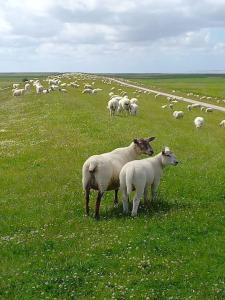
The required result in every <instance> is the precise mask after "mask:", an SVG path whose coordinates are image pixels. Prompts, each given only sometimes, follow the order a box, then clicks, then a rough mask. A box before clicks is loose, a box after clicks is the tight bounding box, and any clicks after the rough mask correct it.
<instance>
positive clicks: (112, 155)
mask: <svg viewBox="0 0 225 300" xmlns="http://www.w3.org/2000/svg"><path fill="white" fill-rule="evenodd" d="M154 139H155V137H150V138H147V139H143V138H141V139H134V140H133V142H132V143H131V144H130V145H129V146H128V147H124V148H117V149H115V150H113V151H111V152H107V153H103V154H99V155H93V156H91V157H89V158H88V159H87V160H86V161H85V163H84V165H83V168H82V184H83V189H84V191H85V201H86V214H87V215H89V198H90V190H91V189H94V190H97V191H98V195H97V199H96V205H95V218H96V219H99V208H100V203H101V199H102V196H103V194H104V192H106V191H112V190H115V200H114V203H115V204H117V203H118V195H117V194H118V189H119V174H120V170H121V169H122V167H123V166H124V165H125V164H126V163H127V162H129V161H131V160H135V159H137V158H138V157H139V156H140V155H141V154H147V155H149V156H151V155H152V154H153V149H152V147H151V145H150V144H149V143H150V142H151V141H153V140H154Z"/></svg>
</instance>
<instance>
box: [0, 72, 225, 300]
mask: <svg viewBox="0 0 225 300" xmlns="http://www.w3.org/2000/svg"><path fill="white" fill-rule="evenodd" d="M14 80H15V78H12V77H1V78H0V87H3V86H4V87H7V86H9V84H10V83H12V82H13V81H14ZM194 80H195V82H196V85H195V86H194V89H195V90H196V91H198V87H197V82H198V80H199V82H200V83H199V85H200V86H201V85H202V81H201V78H199V79H196V78H195V79H194ZM221 80H224V79H221ZM86 81H87V80H86ZM136 81H137V79H136ZM156 81H157V79H156ZM173 81H174V85H173V84H171V85H170V86H169V88H172V86H173V88H174V87H175V85H176V86H178V85H180V86H182V80H180V79H179V78H178V79H174V80H173ZM207 81H210V79H207ZM212 81H213V80H212ZM90 82H91V81H90ZM142 82H144V83H145V81H142ZM148 82H149V83H150V84H152V83H151V80H149V81H148ZM210 82H211V81H210ZM213 82H214V81H213ZM155 85H156V83H155ZM184 85H185V83H184ZM212 85H213V83H212ZM95 86H96V87H100V88H103V91H102V92H100V93H99V94H98V95H85V94H81V88H79V89H72V88H68V93H67V94H66V93H65V94H63V93H59V92H58V91H56V92H52V93H50V94H48V95H36V94H35V93H34V91H32V93H30V94H28V95H25V96H22V97H12V96H11V89H6V90H0V152H1V156H0V161H1V173H0V174H1V175H0V176H1V190H0V222H1V223H0V235H1V237H0V249H1V250H0V253H1V264H0V270H1V271H0V298H1V299H7V300H8V299H23V300H25V299H121V300H122V299H124V300H125V299H155V300H156V299H157V300H158V299H224V298H225V251H224V250H225V248H224V245H225V238H224V237H225V173H224V165H225V156H224V147H225V138H224V136H225V130H224V129H222V128H220V127H219V126H218V123H219V122H220V121H221V120H222V119H225V115H224V113H222V112H216V111H215V112H213V113H211V114H204V117H205V120H206V124H205V127H204V128H202V129H200V130H196V129H195V128H194V126H193V119H194V117H196V116H198V115H201V113H200V112H199V111H198V110H195V111H191V112H189V113H188V112H187V113H185V117H184V119H182V120H175V119H173V118H172V116H171V112H169V111H168V110H162V109H161V105H162V104H164V103H165V100H163V99H158V100H157V101H155V98H154V96H151V95H146V94H141V96H140V98H139V107H140V112H139V115H138V116H137V117H131V116H129V117H124V116H117V117H115V118H111V119H110V117H109V114H108V111H107V109H106V104H107V101H108V98H109V97H108V93H109V91H110V89H111V85H106V84H103V83H102V82H101V81H100V80H96V83H95ZM113 86H115V87H116V90H117V88H120V87H119V86H118V85H116V84H113ZM159 86H160V87H161V83H159ZM165 86H166V84H165ZM190 86H192V84H191V79H190V80H189V87H190ZM163 88H164V86H163V83H162V89H163ZM202 88H203V89H204V87H202ZM123 89H125V90H127V91H128V95H130V96H132V95H133V94H132V93H133V89H132V88H123ZM199 93H200V89H199ZM186 105H187V104H184V103H178V104H177V108H178V109H183V110H185V112H186V108H185V107H186ZM148 136H156V137H157V140H156V141H155V142H154V143H152V146H153V148H154V150H155V153H157V152H159V151H160V150H161V148H162V146H163V145H167V146H170V148H171V149H172V150H173V151H174V152H175V154H176V156H177V158H178V159H179V160H181V161H182V163H181V164H180V165H178V166H177V167H172V166H171V167H169V168H168V169H166V170H165V173H164V176H163V178H162V181H161V185H160V188H159V194H158V201H157V203H154V204H152V207H151V208H150V209H149V210H146V209H145V208H144V206H143V205H141V207H140V209H139V215H138V217H137V218H131V217H129V216H123V215H122V205H121V201H120V205H119V207H118V208H114V207H113V193H111V192H109V193H107V194H106V195H105V198H104V200H103V201H102V206H101V212H100V213H101V219H100V221H95V219H94V218H93V216H92V215H93V212H94V204H95V201H94V198H95V194H94V193H93V195H92V199H91V212H92V215H91V216H90V217H85V216H84V209H83V207H84V196H83V192H82V187H81V168H82V164H83V162H84V161H85V160H86V158H88V157H89V156H90V155H93V154H97V153H102V152H106V151H110V150H112V149H114V148H117V147H122V146H126V145H129V144H130V143H131V141H132V140H133V138H135V137H148Z"/></svg>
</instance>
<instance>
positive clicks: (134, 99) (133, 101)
mask: <svg viewBox="0 0 225 300" xmlns="http://www.w3.org/2000/svg"><path fill="white" fill-rule="evenodd" d="M130 103H131V104H132V103H135V104H137V103H138V99H137V98H131V99H130Z"/></svg>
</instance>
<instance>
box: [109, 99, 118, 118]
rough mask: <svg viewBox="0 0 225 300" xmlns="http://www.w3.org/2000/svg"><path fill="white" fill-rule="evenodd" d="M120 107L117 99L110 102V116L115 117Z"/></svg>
mask: <svg viewBox="0 0 225 300" xmlns="http://www.w3.org/2000/svg"><path fill="white" fill-rule="evenodd" d="M118 107H119V101H118V100H117V99H116V98H112V99H111V100H109V102H108V105H107V108H108V110H109V113H110V116H114V115H115V113H116V112H117V110H118Z"/></svg>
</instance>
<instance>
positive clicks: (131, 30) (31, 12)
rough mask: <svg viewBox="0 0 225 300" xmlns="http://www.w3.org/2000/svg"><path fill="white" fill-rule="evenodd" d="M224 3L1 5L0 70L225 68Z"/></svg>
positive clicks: (41, 0)
mask: <svg viewBox="0 0 225 300" xmlns="http://www.w3.org/2000/svg"><path fill="white" fill-rule="evenodd" d="M224 16H225V0H199V1H198V0H195V1H194V0H157V1H156V0H129V1H128V0H120V1H119V0H113V1H112V0H110V1H109V0H85V1H84V0H38V1H34V0H4V1H3V0H0V71H1V72H26V71H30V72H32V71H33V72H36V71H40V72H41V71H60V72H66V71H75V72H76V71H82V72H210V71H215V70H217V71H218V72H219V71H224V70H225V17H224Z"/></svg>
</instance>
